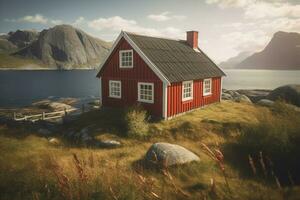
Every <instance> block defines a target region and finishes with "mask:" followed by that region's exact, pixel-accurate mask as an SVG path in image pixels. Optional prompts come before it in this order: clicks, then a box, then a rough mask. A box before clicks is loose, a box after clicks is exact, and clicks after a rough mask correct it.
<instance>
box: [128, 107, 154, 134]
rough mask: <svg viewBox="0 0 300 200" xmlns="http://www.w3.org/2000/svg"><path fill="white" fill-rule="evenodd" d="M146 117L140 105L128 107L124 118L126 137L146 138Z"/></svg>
mask: <svg viewBox="0 0 300 200" xmlns="http://www.w3.org/2000/svg"><path fill="white" fill-rule="evenodd" d="M147 116H148V115H147V111H146V110H145V109H144V108H143V107H142V106H141V105H135V106H132V107H129V108H128V109H127V110H126V112H125V117H124V121H125V126H126V132H127V136H129V137H139V138H141V137H146V136H147V135H148V131H149V124H148V122H147Z"/></svg>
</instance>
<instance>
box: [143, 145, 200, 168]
mask: <svg viewBox="0 0 300 200" xmlns="http://www.w3.org/2000/svg"><path fill="white" fill-rule="evenodd" d="M145 160H146V162H148V163H153V164H155V163H156V164H158V165H160V166H162V165H164V166H172V165H180V164H184V163H189V162H192V161H200V159H199V157H198V156H197V155H196V154H194V153H193V152H191V151H189V150H187V149H186V148H184V147H182V146H179V145H176V144H170V143H155V144H153V145H152V146H151V147H150V149H149V150H148V152H147V153H146V156H145Z"/></svg>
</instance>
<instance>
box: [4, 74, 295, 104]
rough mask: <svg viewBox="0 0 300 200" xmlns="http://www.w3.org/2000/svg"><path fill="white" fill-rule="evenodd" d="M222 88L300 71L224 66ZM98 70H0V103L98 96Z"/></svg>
mask: <svg viewBox="0 0 300 200" xmlns="http://www.w3.org/2000/svg"><path fill="white" fill-rule="evenodd" d="M225 73H226V75H227V76H226V77H225V78H224V79H223V88H226V89H274V88H276V87H278V86H281V85H285V84H300V71H283V70H281V71H274V70H225ZM96 74H97V71H95V70H73V71H0V107H2V108H3V107H20V106H26V105H30V104H31V103H32V102H35V101H38V100H41V99H47V98H49V99H58V98H65V97H74V98H80V99H81V100H84V99H87V100H88V99H94V98H99V94H100V82H99V79H98V78H96Z"/></svg>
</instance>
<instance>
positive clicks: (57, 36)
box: [0, 25, 111, 69]
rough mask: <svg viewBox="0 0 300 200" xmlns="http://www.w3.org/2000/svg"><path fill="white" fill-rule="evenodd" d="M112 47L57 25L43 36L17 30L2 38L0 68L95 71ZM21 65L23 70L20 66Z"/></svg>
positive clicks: (80, 31)
mask: <svg viewBox="0 0 300 200" xmlns="http://www.w3.org/2000/svg"><path fill="white" fill-rule="evenodd" d="M110 47H111V43H110V42H105V41H103V40H101V39H97V38H94V37H92V36H90V35H88V34H86V33H85V32H83V31H82V30H80V29H77V28H74V27H72V26H70V25H58V26H55V27H53V28H50V29H45V30H43V31H41V32H37V31H32V30H23V31H22V30H18V31H16V32H10V33H8V34H7V35H1V36H0V58H2V59H0V68H1V67H2V68H21V69H22V68H28V66H29V68H45V69H83V68H84V69H86V68H96V67H98V66H99V65H100V63H101V62H102V61H103V59H104V57H105V56H106V54H107V53H108V51H109V49H110ZM22 59H24V62H22ZM15 61H16V62H15ZM22 63H24V66H20V64H21V65H22ZM15 65H18V66H15ZM32 66H34V67H32Z"/></svg>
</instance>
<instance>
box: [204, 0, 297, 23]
mask: <svg viewBox="0 0 300 200" xmlns="http://www.w3.org/2000/svg"><path fill="white" fill-rule="evenodd" d="M206 3H207V4H217V5H218V6H219V7H220V8H223V9H225V8H228V7H236V8H241V9H243V10H244V16H245V17H246V18H249V19H261V18H276V17H300V5H299V4H298V5H293V4H291V3H289V2H287V1H285V0H206Z"/></svg>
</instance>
